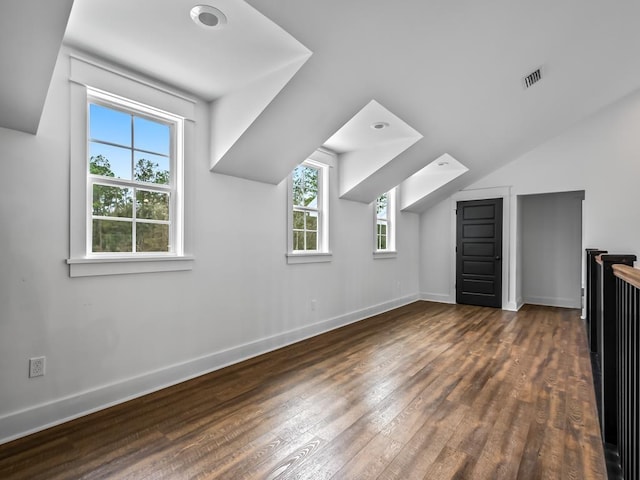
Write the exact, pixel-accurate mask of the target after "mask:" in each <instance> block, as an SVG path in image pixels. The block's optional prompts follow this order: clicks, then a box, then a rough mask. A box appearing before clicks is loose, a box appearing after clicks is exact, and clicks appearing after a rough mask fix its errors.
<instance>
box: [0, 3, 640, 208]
mask: <svg viewBox="0 0 640 480" xmlns="http://www.w3.org/2000/svg"><path fill="white" fill-rule="evenodd" d="M204 1H205V0H199V2H204ZM52 3H56V8H53V7H52ZM71 3H73V8H72V9H71V14H70V15H69V13H68V11H69V8H70V6H71ZM205 3H207V4H209V5H212V6H214V7H216V8H218V9H219V10H221V11H222V12H224V13H225V15H226V16H227V20H228V23H227V25H225V26H224V28H219V29H211V30H207V29H205V28H202V27H199V26H197V25H195V24H194V23H193V22H192V21H191V19H190V16H189V11H190V9H191V8H192V7H193V6H194V5H196V4H197V2H194V1H193V0H136V1H135V2H132V1H128V0H75V1H74V2H71V0H68V1H63V2H50V1H48V0H37V1H36V0H33V1H31V2H28V3H26V4H25V3H24V2H21V1H19V0H10V1H8V2H3V3H2V5H1V6H0V11H1V13H2V15H0V22H1V23H0V26H1V27H2V28H1V29H0V60H1V61H2V62H3V64H5V65H12V66H14V68H13V69H12V70H11V73H10V74H9V73H8V72H9V70H5V71H6V72H7V73H5V72H3V75H2V76H1V78H0V107H1V108H0V126H2V127H5V128H13V129H16V130H21V131H27V132H31V133H33V132H35V131H36V129H37V122H38V119H39V113H41V110H42V105H43V103H44V97H45V95H46V91H47V87H48V82H49V79H50V77H51V72H52V69H53V64H54V62H55V58H56V54H57V51H58V47H59V46H60V41H61V39H62V35H63V33H65V25H66V24H67V20H68V28H67V29H66V33H65V37H64V42H65V43H67V44H68V45H70V46H72V47H74V48H76V49H80V50H83V51H86V52H88V53H91V54H93V55H96V56H98V57H102V58H104V59H106V60H109V61H111V62H113V63H116V64H119V65H121V66H123V67H126V68H129V69H132V70H134V71H137V72H139V73H141V74H144V75H146V76H149V77H152V78H155V79H157V80H159V81H161V82H163V83H166V84H169V85H172V86H174V87H176V88H179V89H181V90H183V91H185V92H187V93H190V94H192V95H194V96H197V97H199V98H201V99H203V100H204V101H206V102H208V103H209V109H210V113H211V119H212V121H211V135H210V136H211V152H210V155H211V159H210V165H211V169H212V171H214V172H219V173H224V174H228V175H235V176H239V177H243V178H248V179H251V180H256V181H260V182H266V183H272V184H277V183H279V182H280V181H282V180H283V179H284V178H285V177H286V176H287V175H288V174H289V172H290V171H291V170H292V169H293V168H294V167H295V166H296V165H297V164H298V163H300V162H301V161H302V160H304V159H305V158H306V157H307V156H309V155H310V154H311V153H312V152H313V151H315V150H316V149H317V148H319V147H321V146H324V147H325V148H330V149H332V150H334V151H335V152H336V154H337V155H338V166H339V174H340V188H339V191H340V195H341V196H342V197H343V198H347V199H350V200H356V201H362V202H370V201H372V200H373V199H375V198H376V196H378V195H379V194H380V193H382V192H384V191H386V190H389V189H390V188H392V187H394V186H396V185H400V187H401V188H400V190H401V192H403V194H402V202H401V206H402V208H403V209H405V210H409V211H422V210H424V209H426V208H428V207H429V206H431V205H432V204H433V203H434V202H436V201H438V200H440V199H442V198H444V197H445V196H448V195H450V194H451V193H453V192H455V191H457V190H459V189H460V188H463V187H464V186H466V185H468V184H470V183H471V182H473V181H474V180H476V179H478V178H480V177H482V176H484V175H486V174H487V173H489V172H490V171H492V170H494V169H495V168H497V167H499V166H501V165H503V164H505V163H506V162H509V161H510V160H513V159H514V158H515V157H517V156H518V155H520V154H522V153H524V152H526V151H528V150H530V149H531V148H533V147H535V146H537V145H539V144H540V143H542V142H544V141H546V140H548V139H550V138H552V137H554V136H556V135H558V134H560V133H561V132H562V131H564V130H565V129H567V128H568V127H569V126H571V125H572V124H574V123H576V122H578V121H580V120H581V119H583V118H585V117H586V116H588V115H590V114H592V113H594V112H596V111H597V110H598V109H600V108H602V107H603V106H606V105H608V104H610V103H612V102H614V101H616V100H617V99H619V98H621V97H622V96H624V95H626V94H628V93H630V92H632V91H633V90H635V89H637V88H638V87H640V62H638V61H637V58H636V57H637V52H639V51H640V35H638V32H639V31H640V28H639V27H640V2H635V1H631V0H624V1H621V2H615V3H612V2H602V1H601V0H581V1H578V0H567V1H562V2H558V1H556V0H539V1H536V2H525V3H523V2H514V1H512V0H489V1H485V2H478V1H476V0H458V1H450V0H407V1H403V2H389V1H388V0H349V1H344V0H323V1H317V0H248V1H247V2H243V1H240V0H206V2H205ZM45 20H46V21H45ZM34 25H35V26H34ZM537 68H541V71H542V80H541V81H540V82H538V83H537V84H535V85H534V86H533V87H531V88H529V89H525V88H524V87H523V84H522V77H523V76H525V75H527V74H528V73H530V72H531V71H533V70H535V69H537ZM23 79H29V82H30V83H29V84H28V85H27V86H24V82H23V81H22V80H23ZM24 90H27V91H28V92H31V93H32V94H33V95H32V97H33V98H31V97H30V96H28V95H22V96H16V95H14V93H15V92H21V91H24ZM374 119H375V120H374ZM376 122H385V123H387V124H388V128H386V129H379V131H376V130H378V129H372V128H371V125H372V123H376ZM443 155H447V156H445V157H442V156H443ZM441 157H442V158H446V159H450V160H451V161H448V162H447V165H449V168H448V169H447V168H445V169H443V170H442V171H438V170H437V167H438V163H443V162H442V161H440V162H438V161H437V160H438V159H440V158H441ZM451 167H455V168H451ZM465 168H466V169H467V170H465ZM445 170H446V171H445ZM436 177H438V178H440V179H441V180H442V182H440V183H438V181H437V178H436ZM451 178H453V180H451ZM434 182H435V183H434ZM447 182H448V183H447ZM442 183H444V186H438V185H441V184H442ZM434 185H435V187H434Z"/></svg>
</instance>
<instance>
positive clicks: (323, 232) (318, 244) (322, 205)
mask: <svg viewBox="0 0 640 480" xmlns="http://www.w3.org/2000/svg"><path fill="white" fill-rule="evenodd" d="M327 177H328V166H327V165H325V164H322V163H320V162H316V161H313V160H307V161H305V162H303V163H302V164H300V165H299V166H297V167H296V168H295V169H294V170H293V172H292V173H291V176H290V178H289V248H288V252H289V255H288V256H289V257H296V256H297V257H299V258H301V257H303V256H306V257H307V260H304V261H305V262H307V261H326V259H320V258H319V257H322V256H323V255H327V254H328V253H329V245H328V243H329V242H328V201H327V200H328V199H327V190H328V189H327V183H328V178H327ZM311 257H315V259H313V260H309V258H311ZM290 263H296V262H295V261H294V262H291V261H290Z"/></svg>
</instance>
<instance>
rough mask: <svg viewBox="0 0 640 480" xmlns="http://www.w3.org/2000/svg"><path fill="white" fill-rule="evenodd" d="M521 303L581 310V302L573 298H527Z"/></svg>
mask: <svg viewBox="0 0 640 480" xmlns="http://www.w3.org/2000/svg"><path fill="white" fill-rule="evenodd" d="M523 302H524V303H531V304H533V305H544V306H547V307H562V308H582V302H581V300H580V299H574V298H562V297H536V296H527V297H525V298H524V299H523Z"/></svg>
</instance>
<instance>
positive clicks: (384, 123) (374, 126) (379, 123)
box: [371, 122, 389, 130]
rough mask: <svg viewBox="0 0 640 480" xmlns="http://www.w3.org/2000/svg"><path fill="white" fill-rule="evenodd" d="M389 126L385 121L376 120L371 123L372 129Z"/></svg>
mask: <svg viewBox="0 0 640 480" xmlns="http://www.w3.org/2000/svg"><path fill="white" fill-rule="evenodd" d="M388 126H389V124H388V123H387V122H376V123H372V124H371V128H373V129H374V130H382V129H385V128H387V127H388Z"/></svg>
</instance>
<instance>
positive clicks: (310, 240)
mask: <svg viewBox="0 0 640 480" xmlns="http://www.w3.org/2000/svg"><path fill="white" fill-rule="evenodd" d="M306 238H307V245H306V250H317V249H318V244H317V239H318V234H317V233H316V232H307V233H306Z"/></svg>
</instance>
